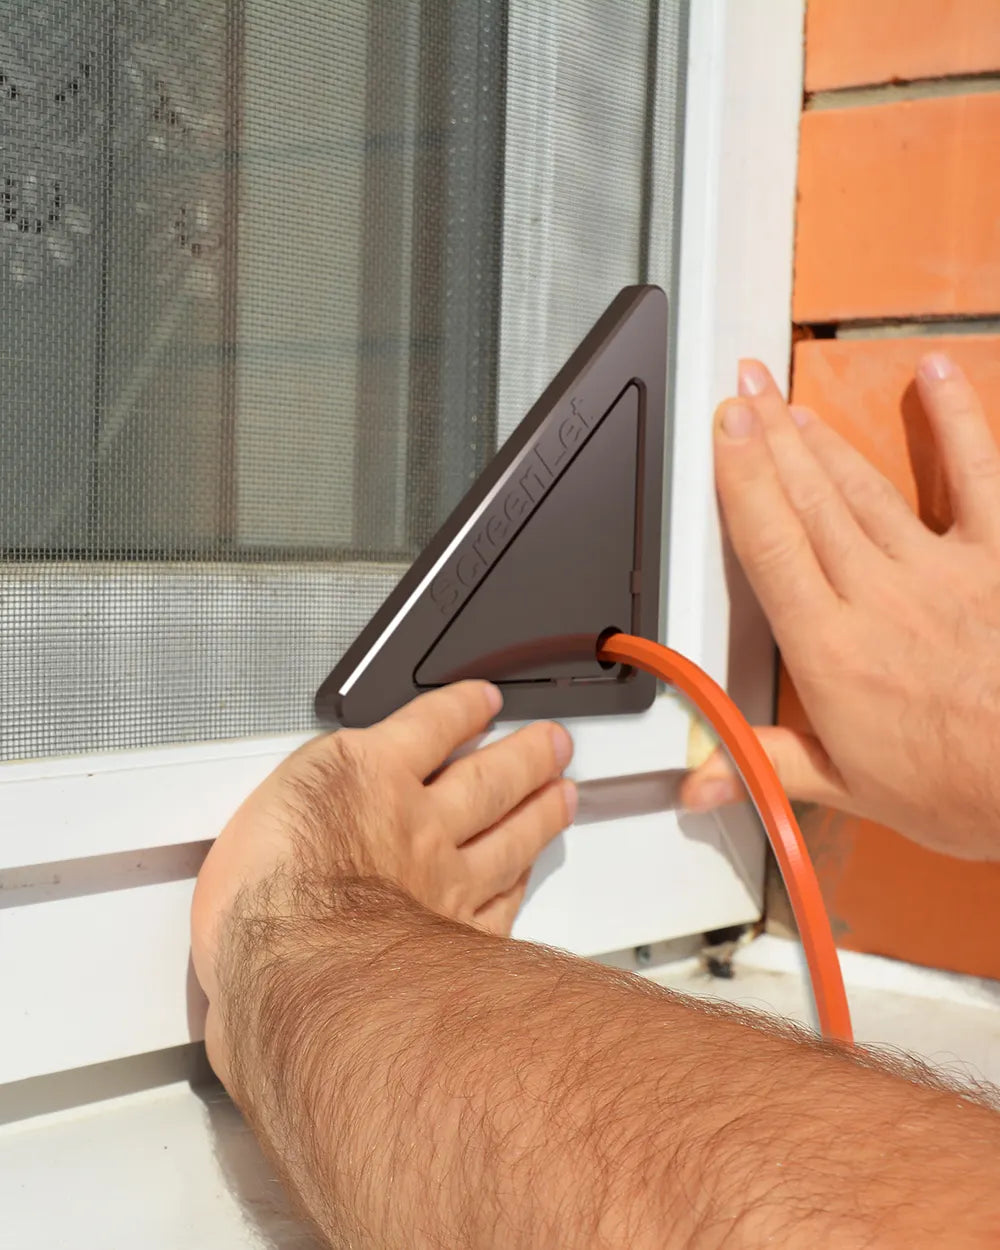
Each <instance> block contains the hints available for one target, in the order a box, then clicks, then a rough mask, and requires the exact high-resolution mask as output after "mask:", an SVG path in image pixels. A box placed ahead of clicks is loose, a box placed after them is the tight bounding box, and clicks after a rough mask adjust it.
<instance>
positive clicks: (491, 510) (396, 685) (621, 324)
mask: <svg viewBox="0 0 1000 1250" xmlns="http://www.w3.org/2000/svg"><path fill="white" fill-rule="evenodd" d="M666 375H667V299H666V296H665V295H664V293H663V291H661V290H660V288H659V287H656V286H630V287H626V288H625V289H624V290H623V291H621V292H620V293H619V294H618V295H617V296H616V297H615V299H614V300H613V301H612V303H611V305H610V307H609V308H608V309H607V311H606V312H605V313H604V314H603V316H602V317H601V318H600V320H599V321H598V322H597V324H596V325H595V326H594V328H593V329H592V330H591V331H590V333H589V334H588V335H587V336H586V338H585V339H584V340H583V342H582V343H581V344H580V346H579V347H578V348H577V349H576V351H575V352H574V353H573V355H572V356H571V357H570V359H569V360H568V361H567V363H566V364H565V365H564V366H563V368H562V369H561V370H560V371H559V373H558V374H557V375H556V377H555V378H554V379H553V381H552V383H551V384H550V385H549V386H548V388H547V389H546V391H545V393H544V394H543V395H542V397H541V398H540V399H539V400H538V402H537V403H536V404H535V405H534V407H533V408H532V409H531V411H530V412H529V413H528V414H527V416H526V417H525V418H524V419H523V421H522V422H521V423H520V425H519V426H518V427H517V429H516V430H515V431H514V433H513V434H512V435H511V436H510V438H509V439H508V440H507V442H506V443H505V444H504V445H503V447H502V448H501V449H500V450H499V451H498V452H497V454H496V456H495V457H494V459H493V460H492V461H491V463H490V464H489V465H487V467H486V469H485V470H484V471H483V473H482V474H481V476H480V477H479V478H478V480H477V481H476V483H475V484H474V485H473V486H472V487H471V489H470V490H469V491H468V493H467V494H466V495H465V497H464V498H463V499H462V501H461V503H460V504H459V505H458V506H457V507H456V508H455V510H454V512H452V514H451V516H450V517H449V518H448V519H447V521H445V523H444V525H442V527H441V529H440V530H439V531H438V533H437V534H436V535H435V536H434V538H433V539H432V540H431V541H430V543H429V544H428V545H427V547H426V548H425V549H424V551H423V552H422V553H421V555H420V556H419V557H418V558H417V559H416V560H415V561H414V563H413V565H412V566H411V567H410V569H409V570H408V571H407V573H406V574H405V575H404V577H403V578H402V579H401V581H400V582H399V584H398V585H397V586H396V588H395V589H394V590H393V591H392V593H391V594H390V595H389V597H388V598H387V599H386V601H385V603H384V604H383V605H382V607H381V608H379V610H378V611H377V612H376V613H375V615H374V617H373V618H372V620H371V621H370V622H369V624H368V625H367V626H366V627H365V628H364V629H363V630H362V631H361V633H360V634H359V636H358V637H357V639H356V640H355V641H354V642H353V643H352V644H351V646H350V647H349V648H348V650H347V651H346V653H345V654H344V656H343V658H342V659H341V660H340V662H339V663H338V664H337V666H336V668H334V670H333V672H332V673H331V674H330V676H329V677H328V678H327V679H326V681H325V682H324V683H323V685H322V687H321V688H320V691H319V693H318V694H317V696H316V711H317V714H318V716H319V717H320V719H321V720H323V721H325V722H336V723H339V724H341V725H349V726H363V725H369V724H371V723H372V722H374V721H376V720H381V719H382V717H384V716H387V715H388V714H389V713H390V712H392V711H394V710H395V709H396V708H398V707H401V706H402V705H403V704H404V703H406V702H407V701H408V700H409V699H411V698H413V697H414V695H417V694H419V693H421V692H422V691H424V690H428V689H431V688H433V687H435V686H441V685H445V684H446V683H448V682H452V681H457V680H459V679H461V678H465V677H484V678H488V679H489V680H491V681H494V682H496V683H497V684H498V685H499V686H500V688H501V690H502V691H503V694H504V710H503V716H504V717H505V718H508V719H515V720H523V719H529V718H534V717H539V716H543V717H569V716H600V715H605V714H609V713H622V712H638V711H642V710H643V709H644V708H646V707H648V706H649V705H650V703H652V701H653V697H654V695H655V693H656V683H655V680H654V679H653V678H652V677H650V676H648V675H646V674H644V673H640V672H637V671H635V670H633V669H628V668H622V667H620V666H605V665H602V664H600V663H599V662H598V660H597V648H598V643H599V641H600V639H601V638H602V637H603V636H605V635H607V634H608V633H609V632H619V631H625V632H627V633H631V634H639V635H642V636H644V637H646V638H653V639H655V638H656V637H657V626H658V620H659V599H660V527H661V515H662V512H661V510H662V503H663V472H664V460H663V458H664V442H665V425H666V413H665V409H666Z"/></svg>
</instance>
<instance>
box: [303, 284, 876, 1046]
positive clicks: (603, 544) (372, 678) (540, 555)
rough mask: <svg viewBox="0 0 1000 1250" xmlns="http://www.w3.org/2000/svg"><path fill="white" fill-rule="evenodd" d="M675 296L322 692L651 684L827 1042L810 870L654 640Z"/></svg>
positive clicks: (361, 716) (692, 688)
mask: <svg viewBox="0 0 1000 1250" xmlns="http://www.w3.org/2000/svg"><path fill="white" fill-rule="evenodd" d="M666 376H667V300H666V296H665V295H664V294H663V292H662V291H661V290H660V289H659V287H655V286H632V287H626V288H625V289H624V290H623V291H621V292H620V293H619V295H618V296H616V298H615V299H614V300H613V301H612V303H611V305H610V306H609V308H608V309H607V311H606V312H605V313H604V315H603V316H602V317H601V318H600V320H599V321H598V322H597V324H596V325H595V326H594V328H593V329H592V330H591V331H590V333H589V334H588V335H587V336H586V338H585V339H584V340H583V342H582V343H581V344H580V346H579V347H578V348H577V350H576V351H575V352H574V353H573V355H572V356H571V357H570V359H569V360H568V361H567V363H566V364H565V365H564V366H563V368H562V369H561V370H560V372H559V373H558V374H557V375H556V377H555V378H554V380H553V381H552V383H551V384H550V385H549V387H548V388H547V389H546V391H545V393H544V394H543V395H542V396H541V398H540V399H539V400H538V402H537V403H536V404H535V405H534V407H533V408H532V409H531V411H530V412H529V413H528V414H527V416H526V417H525V418H524V419H523V421H522V422H521V424H520V425H519V426H518V428H517V429H516V431H515V432H514V433H513V434H512V435H511V437H510V438H509V439H508V440H507V442H506V443H505V444H504V446H503V447H502V448H501V449H500V451H499V452H498V453H497V455H496V456H495V457H494V459H493V460H492V462H491V463H490V464H489V465H488V466H487V467H486V469H485V470H484V472H483V473H482V475H481V476H480V477H479V479H478V480H477V481H476V483H475V484H474V485H473V486H472V487H471V489H470V490H469V491H468V493H467V494H466V496H465V498H464V499H463V500H462V501H461V503H459V505H458V507H457V508H456V509H455V510H454V512H452V514H451V516H450V517H449V518H448V519H447V521H445V523H444V525H443V526H442V527H441V529H440V530H439V531H438V533H437V534H436V535H435V536H434V538H433V539H432V540H431V541H430V543H429V544H428V545H427V547H426V548H425V549H424V551H423V552H422V553H421V555H420V556H419V557H418V558H417V560H416V561H415V562H414V563H413V565H412V566H411V567H410V569H409V570H408V572H407V573H406V575H405V576H404V577H403V578H402V580H401V581H400V582H399V584H398V585H397V586H396V588H395V589H394V590H393V591H392V593H391V594H390V595H389V597H388V598H387V599H386V601H385V603H384V604H383V605H382V607H381V608H380V609H379V610H378V611H377V612H376V613H375V615H374V617H373V618H372V620H371V621H370V622H369V624H368V625H367V626H366V627H365V628H364V629H363V630H362V631H361V633H360V634H359V636H358V638H357V639H356V640H355V641H354V643H353V644H352V645H351V646H350V647H349V648H348V650H347V652H346V653H345V654H344V657H343V658H342V659H341V661H340V663H339V664H338V665H337V666H336V668H335V669H334V670H333V672H332V673H331V674H330V676H329V677H328V678H327V679H326V681H325V682H324V683H323V685H322V687H321V688H320V690H319V693H318V694H317V696H316V710H317V713H318V715H319V716H320V718H321V719H322V720H324V721H327V722H331V721H333V722H338V723H340V724H342V725H348V726H364V725H369V724H372V723H373V722H374V721H377V720H381V719H382V718H383V717H384V716H387V715H388V714H389V713H390V712H393V711H395V709H396V708H398V707H400V706H402V704H404V703H406V702H407V701H408V700H410V699H411V698H413V697H414V696H415V695H417V694H419V693H420V692H421V691H423V690H427V689H429V688H431V687H434V686H441V685H444V684H446V683H448V682H452V681H458V680H461V679H463V678H469V677H478V678H486V679H488V680H490V681H493V682H495V683H496V684H497V685H498V686H499V687H500V688H501V689H502V691H503V695H504V707H503V712H502V715H503V716H504V717H506V718H509V719H513V720H527V719H532V718H536V717H545V718H550V717H556V718H559V717H566V716H601V715H607V714H610V713H619V714H620V713H623V712H640V711H643V710H644V709H645V708H647V707H649V706H650V704H651V703H652V702H653V699H654V697H655V695H656V685H657V680H661V681H664V682H666V683H667V684H668V685H670V686H673V687H674V688H675V689H677V690H678V691H680V692H681V693H682V694H683V695H684V696H685V697H686V698H688V699H689V700H690V701H691V702H692V703H693V704H694V705H695V707H697V709H698V710H699V712H700V713H701V714H702V715H703V716H704V717H705V719H706V720H708V721H709V722H710V723H711V725H712V726H713V727H714V729H715V730H716V732H717V733H718V735H719V738H720V739H721V741H722V742H723V744H724V745H725V747H726V749H727V750H728V751H729V754H730V756H731V757H732V760H733V763H734V764H735V765H736V768H737V769H738V770H739V772H740V775H741V776H742V778H743V781H744V784H745V785H746V787H747V790H748V792H749V794H750V797H751V799H752V800H753V803H754V806H755V807H756V809H757V812H758V814H759V815H760V818H761V821H762V822H763V825H764V828H765V830H766V831H767V836H768V838H769V839H770V842H771V846H772V848H773V850H774V853H775V857H776V858H777V861H778V865H779V867H780V869H781V874H782V877H783V879H784V882H785V886H786V888H787V890H788V893H789V897H790V899H791V903H792V908H793V911H794V913H795V919H796V922H797V924H798V928H799V934H800V937H801V940H802V945H803V947H804V950H805V955H806V960H807V963H808V966H809V974H810V977H811V980H812V988H813V996H814V998H815V1002H816V1010H817V1015H818V1017H819V1023H820V1027H821V1029H822V1032H823V1034H824V1035H825V1036H826V1037H829V1038H835V1039H838V1040H841V1041H845V1042H850V1041H851V1022H850V1016H849V1013H848V1007H847V999H846V995H845V993H844V985H843V981H842V978H841V975H840V964H839V962H838V959H837V952H836V949H835V948H834V944H833V936H832V933H831V931H830V924H829V920H828V918H827V915H826V911H825V908H824V906H823V900H822V897H821V895H820V890H819V884H818V882H817V880H816V875H815V872H814V871H813V867H812V863H811V862H810V860H809V855H808V852H807V850H806V847H805V843H804V842H803V839H802V834H801V832H800V831H799V828H798V825H797V824H796V822H795V817H794V816H793V814H792V809H791V806H790V804H789V802H788V798H787V797H786V795H785V793H784V791H783V789H782V787H781V783H780V782H779V781H778V777H777V774H776V773H775V771H774V768H773V767H772V765H771V762H770V760H769V759H768V757H767V755H766V754H765V752H764V749H763V747H761V745H760V743H759V742H758V740H757V737H756V735H755V734H754V732H753V730H752V729H751V728H750V726H749V725H748V724H747V722H746V721H745V720H744V718H743V716H742V714H741V713H740V711H739V709H738V708H737V707H736V705H735V704H734V703H733V702H732V700H731V699H730V698H729V696H728V695H727V694H726V693H725V691H724V690H723V689H722V688H721V687H720V686H719V685H718V684H717V683H716V682H715V681H713V680H712V678H711V677H709V676H708V674H707V673H704V672H703V671H702V670H701V669H700V668H699V667H698V666H697V665H696V664H693V663H692V662H691V661H690V660H687V659H685V657H684V656H682V655H680V654H678V653H677V652H676V651H671V650H670V649H669V648H667V647H664V646H662V645H660V644H659V643H658V642H655V641H653V640H654V639H655V638H656V637H657V636H658V629H659V606H660V534H661V518H662V506H663V467H664V459H663V457H664V440H665V430H666Z"/></svg>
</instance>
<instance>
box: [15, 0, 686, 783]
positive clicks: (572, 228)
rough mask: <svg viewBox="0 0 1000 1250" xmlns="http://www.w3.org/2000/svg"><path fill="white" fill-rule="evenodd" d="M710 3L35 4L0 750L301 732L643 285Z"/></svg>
mask: <svg viewBox="0 0 1000 1250" xmlns="http://www.w3.org/2000/svg"><path fill="white" fill-rule="evenodd" d="M682 7H683V6H682V4H681V3H680V0H674V2H673V3H670V2H669V0H660V3H655V2H652V3H649V4H645V3H636V2H634V0H564V2H563V3H560V4H559V5H558V6H556V5H551V6H549V5H538V4H536V3H534V0H507V2H506V3H505V2H504V0H453V2H452V3H449V4H442V3H440V0H425V2H424V3H421V2H420V0H371V2H370V3H363V2H361V0H340V2H339V3H338V4H336V5H328V4H324V3H320V2H319V0H228V2H227V0H7V3H6V4H5V5H4V13H3V21H2V24H0V308H2V313H3V317H2V322H0V369H2V378H3V386H2V391H0V394H2V397H3V398H2V401H0V402H2V404H3V411H2V419H0V554H2V558H3V567H2V573H0V758H5V759H11V758H23V757H31V756H38V755H46V754H53V753H68V752H78V751H90V750H99V749H106V748H113V747H133V746H142V745H150V744H156V743H164V742H178V741H194V740H200V739H205V738H218V737H238V736H244V735H249V734H260V733H275V732H282V731H286V730H291V729H304V728H308V727H310V726H311V725H312V723H313V722H312V707H311V702H312V694H313V691H314V690H315V688H316V686H317V685H318V683H319V681H320V680H321V679H322V678H323V677H324V676H325V674H326V672H327V671H328V669H329V668H330V666H331V665H332V663H333V662H334V661H335V660H336V659H337V658H338V656H339V655H340V653H341V652H342V651H343V649H344V648H345V647H346V645H347V644H348V643H349V642H350V641H351V639H352V638H353V636H354V634H355V633H356V632H357V631H358V629H359V628H360V627H361V626H362V625H363V624H364V622H365V621H366V620H367V619H368V617H369V616H370V615H371V613H372V611H373V610H374V609H375V608H376V607H377V605H378V604H379V603H380V602H381V600H382V598H383V597H384V596H385V594H386V593H387V592H388V590H389V589H390V588H391V586H392V585H393V584H394V582H395V580H396V578H397V577H398V576H399V574H400V573H401V571H402V569H403V568H404V567H405V565H406V563H407V562H408V560H409V559H411V558H412V556H413V555H414V554H415V552H416V551H418V550H419V548H420V547H421V545H422V544H423V543H424V542H425V541H426V539H427V538H428V537H429V535H430V534H431V533H432V532H433V530H434V529H435V527H436V526H437V524H438V523H439V522H440V521H441V519H442V518H443V517H444V515H445V514H446V513H447V511H448V510H449V508H450V507H451V506H452V505H453V504H454V503H455V502H456V500H457V499H458V498H459V497H460V495H461V493H462V491H463V490H464V489H465V487H466V486H467V485H468V483H469V482H470V481H471V480H472V478H473V477H474V476H475V474H476V473H477V472H478V471H479V470H480V469H481V468H482V466H483V465H484V463H485V462H486V460H487V459H488V458H489V456H490V455H491V453H492V452H493V450H494V449H495V447H496V445H497V441H498V438H501V439H502V438H503V437H504V436H505V435H506V434H507V433H509V431H510V429H512V428H513V426H514V425H516V424H517V421H518V420H519V418H520V416H521V415H522V413H523V411H524V409H525V408H526V407H527V406H528V405H530V403H531V402H532V400H533V399H534V398H535V396H536V395H537V393H538V392H539V391H540V390H541V389H542V388H543V387H544V385H545V383H546V382H547V381H548V380H549V378H550V377H551V375H552V373H553V372H554V370H555V369H556V368H557V367H558V366H559V364H560V363H561V362H562V360H563V359H564V358H565V356H566V355H567V354H568V353H569V351H570V350H572V347H573V346H574V344H575V342H576V341H577V339H578V338H579V336H580V335H581V334H582V333H583V332H584V331H585V330H586V329H587V328H588V327H589V325H590V323H591V322H592V321H593V319H594V317H595V316H596V315H597V314H598V313H599V312H600V311H601V309H602V308H603V306H604V305H605V304H606V303H607V301H608V300H609V299H610V297H611V296H612V295H613V294H614V292H615V291H616V290H617V289H618V288H619V287H620V286H621V285H623V284H624V283H626V282H630V281H635V280H639V279H641V280H651V281H658V282H660V283H661V284H663V285H665V286H667V287H668V289H669V287H670V283H671V275H672V256H673V249H674V236H675V230H674V220H675V218H674V211H675V203H676V194H675V193H676V185H675V184H676V173H677V153H678V147H679V120H678V118H679V100H680V84H681V66H682V61H683V49H682V42H683V40H682V35H683V29H682V28H683V12H682Z"/></svg>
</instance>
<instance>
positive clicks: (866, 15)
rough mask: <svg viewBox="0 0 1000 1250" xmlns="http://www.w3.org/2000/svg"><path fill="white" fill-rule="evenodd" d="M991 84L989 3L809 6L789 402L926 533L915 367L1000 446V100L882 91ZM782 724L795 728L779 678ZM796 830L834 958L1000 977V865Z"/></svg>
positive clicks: (937, 490) (994, 45) (814, 826)
mask: <svg viewBox="0 0 1000 1250" xmlns="http://www.w3.org/2000/svg"><path fill="white" fill-rule="evenodd" d="M998 71H1000V0H905V2H901V0H808V9H807V19H806V90H807V92H808V93H810V94H809V95H807V106H806V109H805V111H804V113H803V118H802V128H801V146H800V168H799V204H798V218H797V228H796V265H795V294H794V301H793V317H794V320H795V321H796V323H797V325H798V327H799V328H798V333H797V335H796V337H797V340H798V341H797V344H796V347H795V354H794V360H793V373H792V393H793V396H794V398H795V400H796V401H797V402H799V403H805V404H809V405H810V406H811V407H814V408H816V409H817V411H819V412H820V413H822V414H823V415H824V417H825V418H826V419H827V420H828V421H830V422H831V424H833V425H834V426H835V427H836V428H837V429H839V430H840V431H841V432H842V433H843V434H844V435H845V436H846V437H847V438H849V439H850V440H851V441H852V442H853V443H854V444H855V445H856V446H857V447H858V448H859V449H860V450H862V451H863V452H864V454H865V455H866V456H868V457H869V459H871V460H872V461H873V462H874V463H875V464H876V465H877V466H878V467H879V468H880V469H881V470H882V471H883V472H884V473H886V474H887V475H888V476H889V477H890V478H892V479H893V480H894V481H895V483H896V484H897V485H898V486H899V487H900V489H901V490H902V491H903V492H904V493H905V495H906V496H907V498H908V499H909V500H910V502H911V504H912V505H913V507H914V508H915V509H917V510H918V511H919V512H920V514H921V515H922V516H923V517H924V519H925V520H926V521H927V523H928V524H930V525H933V526H934V527H935V528H936V529H941V528H944V527H945V526H946V525H947V524H948V521H949V515H948V501H947V495H946V492H945V491H944V488H943V482H942V479H941V475H940V472H939V467H938V464H937V462H936V458H935V454H934V448H933V445H932V443H931V441H930V438H929V435H928V432H927V429H926V424H925V421H924V418H923V416H922V413H921V411H920V407H919V403H918V402H917V400H916V397H915V392H914V390H913V387H912V385H911V383H912V377H913V368H914V365H915V363H916V361H917V360H918V359H919V357H920V356H921V355H923V354H924V353H925V352H927V351H931V350H933V349H934V348H935V347H943V348H944V349H945V350H947V351H949V352H950V353H952V354H953V355H954V356H955V358H956V359H957V360H958V361H959V362H960V363H961V364H962V365H963V367H964V368H965V369H966V371H967V372H968V374H969V376H970V377H971V378H972V379H973V381H974V382H975V383H976V384H977V386H978V387H979V388H980V391H981V393H982V395H983V397H984V400H985V401H986V404H987V408H988V411H989V412H990V413H991V414H992V416H993V420H994V424H995V428H996V430H997V433H998V436H1000V334H998V333H996V332H995V324H996V321H997V320H998V319H1000V86H997V89H995V90H994V84H992V83H991V81H990V80H989V79H982V80H979V81H975V82H973V81H965V82H963V81H962V79H961V78H959V79H958V80H957V81H953V82H943V83H940V84H933V83H922V84H920V85H919V86H914V87H910V88H905V87H904V88H900V87H898V86H889V85H888V84H892V83H898V81H899V80H909V79H936V78H954V76H962V75H972V74H975V75H986V74H991V73H997V72H998ZM857 86H864V87H866V88H868V89H867V90H865V91H864V92H863V93H861V94H860V95H859V94H858V93H857V92H854V91H849V92H846V93H844V94H840V95H838V94H837V92H838V90H839V89H842V88H853V87H857ZM817 92H822V93H824V94H823V95H821V96H815V95H813V94H812V93H817ZM942 320H945V321H950V322H951V324H950V325H944V326H941V327H940V328H936V327H935V321H942ZM956 321H957V322H958V323H959V324H958V326H957V328H958V329H960V330H961V331H962V332H961V333H956V324H955V323H956ZM852 323H853V324H852ZM920 323H923V324H920ZM849 327H850V331H851V332H850V334H849V335H848V336H847V337H845V332H847V330H848V328H849ZM965 331H969V332H968V333H966V332H965ZM831 335H832V336H833V337H831ZM779 719H780V720H782V721H783V723H786V724H797V723H801V720H802V712H801V708H800V707H799V706H798V702H797V699H796V698H795V692H794V690H793V689H792V688H791V686H790V684H789V682H788V680H787V678H785V677H783V679H782V684H781V693H780V698H779ZM998 825H1000V814H998ZM803 831H804V832H805V834H806V837H807V839H808V840H809V841H810V844H811V846H812V850H813V854H814V858H815V860H816V863H817V868H818V871H819V873H820V878H821V884H822V887H823V892H824V895H825V897H826V900H827V904H828V906H829V908H830V911H831V915H832V918H833V923H834V930H835V933H836V934H837V939H838V942H839V943H840V944H841V945H842V946H844V947H848V948H851V949H855V950H865V951H874V952H876V953H879V954H885V955H891V956H895V957H897V958H901V959H908V960H912V961H914V962H917V963H924V964H930V965H933V966H938V967H944V968H951V969H955V970H958V971H962V972H969V973H974V974H977V975H985V976H994V977H1000V921H998V919H997V917H998V916H1000V865H996V866H993V865H976V864H968V863H963V862H959V861H956V860H949V859H947V858H945V857H944V856H941V855H936V854H932V853H931V852H928V851H923V850H921V849H920V848H918V847H915V846H913V845H912V844H911V843H909V842H907V841H906V840H905V839H903V838H902V837H900V836H899V834H897V833H894V832H893V831H891V830H889V829H884V828H881V827H879V826H877V825H874V824H871V823H870V822H867V821H862V820H858V819H856V818H854V817H849V816H844V815H842V814H839V813H834V812H829V811H825V810H822V809H811V810H808V811H806V812H805V813H804V815H803Z"/></svg>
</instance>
